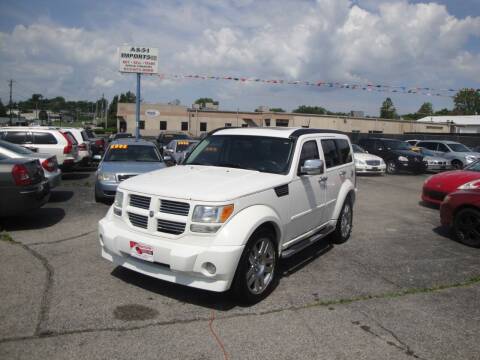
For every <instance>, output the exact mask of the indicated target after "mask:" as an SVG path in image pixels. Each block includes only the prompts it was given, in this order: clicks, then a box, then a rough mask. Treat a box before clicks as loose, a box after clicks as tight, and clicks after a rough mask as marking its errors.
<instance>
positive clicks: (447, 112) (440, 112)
mask: <svg viewBox="0 0 480 360" xmlns="http://www.w3.org/2000/svg"><path fill="white" fill-rule="evenodd" d="M451 113H452V111H451V110H448V109H447V108H443V109H442V110H439V111H435V115H440V116H445V115H450V114H451Z"/></svg>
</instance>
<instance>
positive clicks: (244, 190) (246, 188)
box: [120, 165, 287, 202]
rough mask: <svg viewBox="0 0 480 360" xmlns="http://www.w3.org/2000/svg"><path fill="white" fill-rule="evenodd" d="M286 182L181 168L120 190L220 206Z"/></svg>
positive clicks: (136, 179)
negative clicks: (219, 203) (205, 202)
mask: <svg viewBox="0 0 480 360" xmlns="http://www.w3.org/2000/svg"><path fill="white" fill-rule="evenodd" d="M286 181H287V177H286V176H285V175H277V174H270V173H261V172H258V171H251V170H243V169H233V168H226V167H215V166H199V165H180V166H172V167H169V168H166V169H164V170H161V171H154V172H151V173H148V174H143V175H140V176H136V177H134V178H131V179H128V180H125V181H124V182H122V183H121V185H120V189H124V190H127V191H135V192H140V193H144V194H148V195H156V196H160V197H168V198H177V199H187V200H199V201H212V202H223V201H228V200H233V199H236V198H239V197H241V196H245V195H248V194H253V193H256V192H260V191H263V190H267V189H270V188H272V187H275V186H278V185H283V184H285V183H286Z"/></svg>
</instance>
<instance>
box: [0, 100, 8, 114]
mask: <svg viewBox="0 0 480 360" xmlns="http://www.w3.org/2000/svg"><path fill="white" fill-rule="evenodd" d="M0 116H1V117H4V116H7V108H6V107H5V105H3V102H2V99H0Z"/></svg>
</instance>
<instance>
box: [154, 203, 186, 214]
mask: <svg viewBox="0 0 480 360" xmlns="http://www.w3.org/2000/svg"><path fill="white" fill-rule="evenodd" d="M189 211H190V204H189V203H184V202H179V201H170V200H160V212H162V213H167V214H175V215H182V216H187V215H188V212H189Z"/></svg>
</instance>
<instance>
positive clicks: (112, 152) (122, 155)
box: [104, 144, 161, 162]
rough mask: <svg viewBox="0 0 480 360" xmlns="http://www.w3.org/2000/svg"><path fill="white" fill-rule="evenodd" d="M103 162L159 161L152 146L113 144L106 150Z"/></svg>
mask: <svg viewBox="0 0 480 360" xmlns="http://www.w3.org/2000/svg"><path fill="white" fill-rule="evenodd" d="M104 161H138V162H152V161H161V160H160V156H158V153H157V151H156V149H155V148H154V147H153V146H143V145H117V144H113V145H112V146H110V148H109V149H108V152H107V154H106V155H105V159H104Z"/></svg>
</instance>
